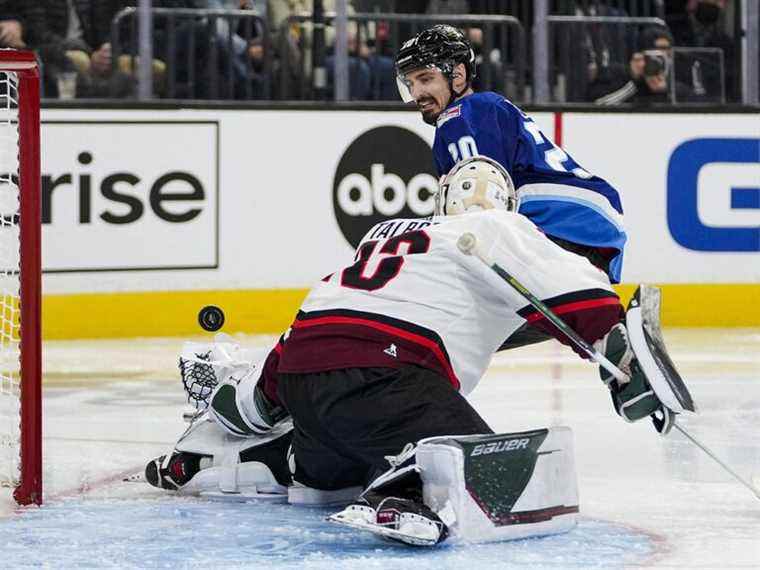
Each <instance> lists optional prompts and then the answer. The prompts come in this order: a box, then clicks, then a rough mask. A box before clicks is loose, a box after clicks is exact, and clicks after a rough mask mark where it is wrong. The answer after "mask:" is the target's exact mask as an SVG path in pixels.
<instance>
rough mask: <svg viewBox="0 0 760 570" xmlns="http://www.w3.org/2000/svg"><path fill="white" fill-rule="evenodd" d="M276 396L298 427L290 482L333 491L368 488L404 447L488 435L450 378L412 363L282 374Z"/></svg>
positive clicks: (478, 417)
mask: <svg viewBox="0 0 760 570" xmlns="http://www.w3.org/2000/svg"><path fill="white" fill-rule="evenodd" d="M278 394H279V397H280V399H281V400H282V402H283V403H284V404H285V407H286V408H287V409H288V411H289V412H290V414H291V416H292V417H293V423H294V424H295V429H294V435H293V451H294V455H295V460H296V472H295V476H294V478H295V479H296V480H297V481H299V482H301V483H303V484H304V485H308V486H310V487H315V488H317V489H325V490H333V489H341V488H344V487H351V486H356V485H362V486H366V484H367V483H369V481H371V480H372V478H373V477H374V476H376V475H377V474H379V473H380V472H382V471H385V470H387V469H388V468H389V467H390V466H389V464H388V461H387V460H386V459H385V456H386V455H397V454H399V453H401V450H402V449H403V448H404V446H405V445H406V444H407V443H416V442H417V441H419V440H420V439H423V438H425V437H431V436H436V435H465V434H478V433H493V431H492V430H491V428H489V427H488V424H486V422H485V421H484V420H483V419H482V418H481V417H480V416H479V415H478V413H477V412H476V411H475V410H474V409H473V408H472V406H470V404H469V403H468V402H467V400H466V399H465V398H464V396H462V395H461V394H459V392H457V391H456V390H455V389H454V388H453V386H452V385H451V384H450V383H449V381H448V380H447V379H445V378H443V377H441V376H439V375H438V374H436V373H434V372H432V371H430V370H426V369H424V368H420V367H417V366H406V367H403V368H398V369H395V368H347V369H343V370H332V371H329V372H315V373H309V374H281V375H280V381H279V387H278Z"/></svg>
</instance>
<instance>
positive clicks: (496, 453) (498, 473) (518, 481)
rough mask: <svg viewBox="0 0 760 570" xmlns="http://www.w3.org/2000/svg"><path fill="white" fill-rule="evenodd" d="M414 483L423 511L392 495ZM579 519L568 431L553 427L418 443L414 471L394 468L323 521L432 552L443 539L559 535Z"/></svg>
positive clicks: (404, 465) (492, 539)
mask: <svg viewBox="0 0 760 570" xmlns="http://www.w3.org/2000/svg"><path fill="white" fill-rule="evenodd" d="M416 476H418V477H419V478H420V479H421V481H422V503H424V504H422V505H420V504H419V503H417V505H416V506H415V504H414V502H413V501H411V500H409V498H408V497H395V496H393V493H394V492H397V491H398V490H399V489H403V488H409V484H408V483H406V484H405V483H404V482H402V480H404V479H409V478H410V477H416ZM405 505H406V506H405ZM578 512H579V507H578V489H577V480H576V474H575V459H574V454H573V443H572V432H571V430H570V428H567V427H553V428H549V429H537V430H533V431H526V432H519V433H507V434H496V435H473V436H445V437H432V438H427V439H423V440H421V441H420V442H419V444H418V445H417V448H416V457H415V461H414V463H413V464H409V461H408V460H407V461H406V462H403V463H400V464H399V465H398V466H394V467H393V468H392V469H391V470H390V471H389V472H388V473H385V474H384V475H382V476H380V477H378V479H376V480H375V482H373V484H372V485H370V486H369V488H368V489H367V490H366V491H365V493H364V494H363V499H362V500H360V501H358V502H357V503H354V504H352V505H349V506H348V507H347V508H346V509H344V510H343V511H341V512H339V513H336V514H334V515H331V516H330V517H328V520H329V521H331V522H334V523H338V524H342V525H345V526H349V527H352V528H354V529H357V530H361V531H366V532H371V533H373V534H376V535H379V536H382V537H385V538H390V539H393V540H397V541H400V542H404V543H407V544H412V545H418V546H432V545H434V544H437V543H439V542H441V541H442V540H444V539H445V538H446V537H447V536H449V537H451V538H452V539H454V540H462V541H466V542H495V541H502V540H511V539H517V538H525V537H530V536H542V535H548V534H556V533H561V532H566V531H568V530H570V529H572V528H573V527H574V526H575V524H576V520H577V514H578Z"/></svg>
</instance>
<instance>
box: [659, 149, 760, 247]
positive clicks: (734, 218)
mask: <svg viewBox="0 0 760 570" xmlns="http://www.w3.org/2000/svg"><path fill="white" fill-rule="evenodd" d="M667 215H668V228H669V229H670V233H671V235H672V236H673V239H675V240H676V242H678V243H679V244H680V245H682V246H684V247H686V248H688V249H693V250H697V251H736V252H738V251H760V139H751V138H742V139H739V138H736V139H728V138H725V139H723V138H721V139H718V138H715V139H694V140H690V141H686V142H684V143H682V144H681V145H679V146H678V147H677V148H676V149H675V151H673V154H672V155H671V157H670V163H669V164H668V189H667Z"/></svg>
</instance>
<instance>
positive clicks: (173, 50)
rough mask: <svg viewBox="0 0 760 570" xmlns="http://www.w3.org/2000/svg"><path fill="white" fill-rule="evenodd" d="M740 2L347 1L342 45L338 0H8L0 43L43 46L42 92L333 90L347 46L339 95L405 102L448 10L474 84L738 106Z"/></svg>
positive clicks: (564, 97)
mask: <svg viewBox="0 0 760 570" xmlns="http://www.w3.org/2000/svg"><path fill="white" fill-rule="evenodd" d="M743 1H747V2H757V0H736V1H731V0H680V1H664V0H650V1H647V0H627V1H624V0H620V1H614V0H609V1H594V0H585V1H584V0H575V1H573V0H564V1H563V0H549V1H547V2H534V1H532V0H531V1H528V0H346V1H345V14H346V18H345V20H342V21H345V22H347V25H346V26H345V28H344V29H345V35H343V36H340V37H343V38H345V45H346V47H345V50H344V51H342V52H337V53H336V22H337V19H336V18H335V17H334V11H335V8H336V2H335V0H152V1H151V2H150V3H149V4H150V5H149V6H147V7H146V6H145V5H143V6H142V7H141V8H138V7H136V5H137V3H138V0H34V1H30V0H0V47H9V48H17V49H30V50H34V51H35V52H36V53H37V55H38V58H39V60H40V61H41V64H42V69H43V75H44V85H43V96H44V97H46V98H63V99H74V98H76V99H84V98H134V97H137V96H138V92H139V93H141V94H142V96H141V98H143V99H144V98H146V95H145V94H146V93H148V95H147V98H166V99H202V100H217V99H224V100H332V99H334V98H336V91H335V83H336V62H337V61H338V57H342V58H343V59H342V60H341V61H342V66H343V67H341V68H340V69H342V70H345V69H347V72H348V73H347V75H348V78H347V80H346V81H345V82H344V85H346V84H347V93H344V94H342V95H341V98H343V99H348V100H354V101H395V100H397V99H398V94H397V91H396V81H395V72H394V59H393V58H394V54H395V52H396V50H397V49H398V47H399V45H400V44H401V43H403V41H405V40H406V39H408V38H409V37H411V36H412V35H413V34H415V33H416V32H418V31H420V30H422V29H424V28H426V27H429V26H430V25H432V24H434V23H441V22H442V21H445V22H447V23H451V24H453V25H457V26H458V27H460V28H462V29H464V30H465V31H466V33H467V34H468V36H469V38H470V40H471V41H472V44H473V47H474V49H475V52H476V56H477V68H478V78H477V80H476V84H475V88H476V90H478V89H489V90H494V91H498V92H501V93H504V94H505V95H506V96H508V97H509V98H511V99H513V100H515V101H518V102H531V101H535V100H536V99H535V93H536V85H535V82H536V81H538V80H539V79H540V78H543V81H545V85H546V89H545V91H548V97H546V98H545V100H544V101H543V102H558V103H586V104H597V105H620V104H634V105H650V104H668V105H673V104H689V103H692V104H693V103H703V104H705V103H706V104H724V103H729V104H730V103H740V102H742V100H743V98H742V95H743V92H742V90H743V85H744V89H746V81H744V82H743V81H742V65H741V58H742V53H743V52H742V49H741V41H742V18H741V14H742V8H743V6H742V2H743ZM539 4H541V5H542V6H544V13H542V14H537V13H536V6H537V5H539ZM342 6H343V3H342V2H341V6H340V7H341V10H342ZM341 13H343V12H341ZM148 14H149V19H148V21H147V24H146V23H143V26H145V25H149V31H150V34H149V36H145V34H143V35H141V34H140V29H139V28H140V18H141V17H142V18H145V17H146V15H148ZM539 22H540V25H542V26H545V28H544V30H545V34H544V36H543V37H544V38H545V40H544V43H542V44H538V43H537V42H536V38H537V37H539V36H537V35H536V26H538V25H539ZM144 29H145V28H144V27H143V30H144ZM754 32H755V33H756V32H757V24H755V25H754ZM146 37H148V38H149V39H148V40H147V42H148V43H149V45H148V46H146V45H145V43H146V39H145V38H146ZM141 42H142V45H141ZM340 45H341V46H342V45H343V44H340ZM146 48H149V51H146ZM341 49H343V48H341ZM537 50H543V51H542V52H541V53H544V55H545V57H544V58H543V59H542V60H538V61H544V62H545V65H544V66H543V72H542V74H541V73H539V72H538V71H537V68H536V61H537V59H536V54H537ZM140 53H142V54H146V53H148V54H149V58H150V65H147V64H142V65H141V64H140V58H139V54H140ZM745 53H746V52H745ZM744 57H747V56H744ZM753 57H754V59H755V61H750V62H749V64H750V65H754V69H757V68H758V65H759V64H758V61H757V59H758V58H757V56H756V54H755V55H754V56H753ZM147 59H148V58H145V60H146V61H147ZM745 67H746V66H745ZM146 68H147V70H148V72H149V74H147V73H148V72H146V71H145V70H146ZM138 69H140V70H143V71H142V72H141V73H140V74H138ZM753 73H754V72H753ZM146 77H147V78H149V79H147V80H146ZM754 77H755V78H756V77H757V73H754ZM140 81H142V82H143V84H144V83H145V82H146V81H149V83H150V85H148V86H145V85H143V86H142V88H141V89H138V87H139V85H140ZM752 89H753V90H754V91H755V93H756V91H757V86H753V87H752ZM344 91H345V89H344ZM745 101H746V98H745Z"/></svg>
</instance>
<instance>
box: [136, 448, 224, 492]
mask: <svg viewBox="0 0 760 570" xmlns="http://www.w3.org/2000/svg"><path fill="white" fill-rule="evenodd" d="M211 465H213V457H211V456H208V455H199V454H197V453H187V452H185V451H175V452H173V453H172V454H171V455H162V456H161V457H157V458H156V459H154V460H152V461H150V462H149V463H148V465H146V467H145V481H147V482H148V483H150V484H151V485H153V486H154V487H158V488H159V489H168V490H170V491H177V490H178V489H181V488H182V487H184V486H185V485H187V483H189V482H190V480H191V479H192V478H193V477H195V476H196V475H197V474H198V472H199V471H200V470H201V469H205V468H208V467H211Z"/></svg>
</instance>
